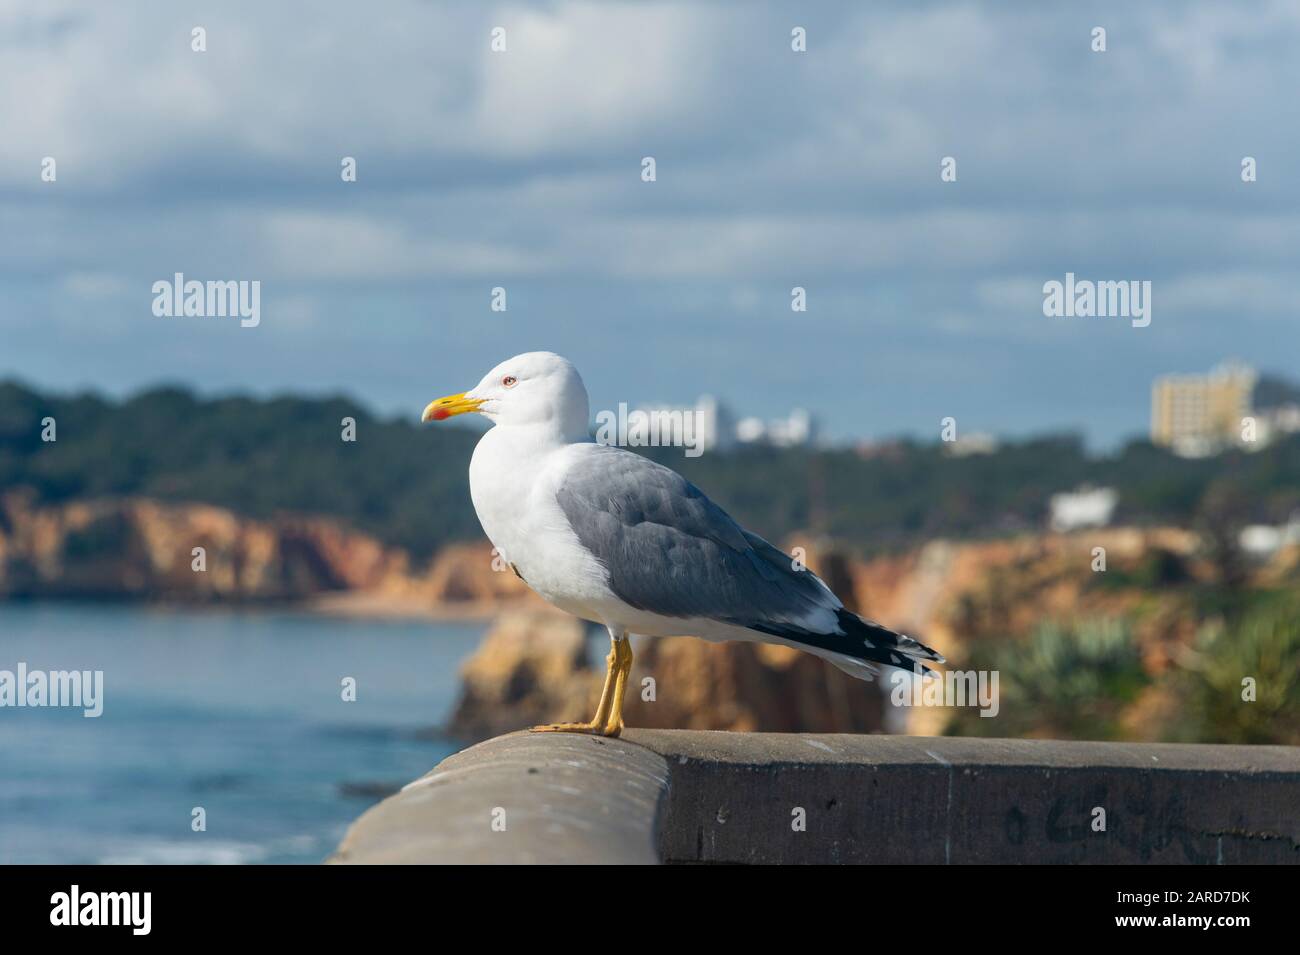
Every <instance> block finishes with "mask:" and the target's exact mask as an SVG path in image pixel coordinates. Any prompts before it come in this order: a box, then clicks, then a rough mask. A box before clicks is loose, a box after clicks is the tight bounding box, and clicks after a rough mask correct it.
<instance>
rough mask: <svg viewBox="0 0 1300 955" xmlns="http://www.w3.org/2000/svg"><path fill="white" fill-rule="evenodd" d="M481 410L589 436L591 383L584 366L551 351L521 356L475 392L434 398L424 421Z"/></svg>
mask: <svg viewBox="0 0 1300 955" xmlns="http://www.w3.org/2000/svg"><path fill="white" fill-rule="evenodd" d="M469 411H476V412H478V413H479V414H481V415H483V416H484V417H485V418H488V419H489V420H491V421H492V422H494V423H495V424H499V425H507V426H513V425H537V424H541V425H549V426H551V427H554V428H555V429H557V430H558V431H559V432H560V434H561V435H562V436H564V437H566V438H569V439H571V440H580V439H582V438H585V437H587V435H588V423H589V421H590V409H589V408H588V405H587V387H586V386H585V385H584V384H583V383H582V376H581V375H579V374H578V369H576V368H574V367H573V364H572V363H571V362H570V361H569V360H568V359H566V358H561V357H560V356H559V355H556V354H554V353H552V352H548V351H531V352H526V353H524V354H522V355H516V356H515V357H514V358H509V359H506V360H505V361H503V362H502V363H501V364H499V365H497V366H496V367H495V368H493V369H492V370H491V371H489V372H488V373H487V374H486V375H484V376H483V380H482V381H480V382H479V383H478V384H477V385H475V386H474V387H473V388H471V389H470V390H469V391H466V392H464V393H463V394H458V395H448V396H447V397H445V398H439V399H437V400H436V401H431V402H429V404H428V406H427V407H426V408H425V409H424V416H423V419H422V420H424V421H442V420H443V419H445V418H450V417H452V416H453V415H458V414H465V413H466V412H469Z"/></svg>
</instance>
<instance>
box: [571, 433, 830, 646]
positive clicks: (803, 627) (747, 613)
mask: <svg viewBox="0 0 1300 955" xmlns="http://www.w3.org/2000/svg"><path fill="white" fill-rule="evenodd" d="M557 499H558V501H559V504H560V508H561V509H562V510H563V511H564V514H565V516H566V517H567V518H568V520H569V524H570V525H571V526H572V528H573V530H574V532H575V533H576V534H577V536H578V540H579V541H580V542H581V543H582V545H583V546H584V547H586V548H587V549H588V550H590V551H591V552H592V553H593V554H595V556H596V557H597V558H598V559H599V560H600V562H601V563H602V564H603V565H604V566H605V568H606V570H607V571H608V573H609V584H610V587H611V589H612V590H613V591H614V593H615V594H616V595H617V596H618V597H619V599H620V600H622V601H624V602H625V603H627V604H629V605H631V606H633V607H636V608H637V609H640V610H646V611H650V612H653V613H657V614H661V615H663V616H667V617H704V618H708V619H712V620H719V621H722V622H725V623H730V624H734V625H736V626H741V627H748V628H752V629H757V630H762V631H764V632H767V633H773V634H778V635H783V636H785V635H789V636H792V637H796V638H797V636H796V635H805V634H810V633H822V632H827V631H833V630H836V629H838V628H837V626H836V623H837V613H838V612H839V611H840V608H841V607H842V604H841V603H840V601H839V599H838V598H837V597H836V596H835V595H834V594H832V593H831V592H830V590H829V589H827V587H826V585H825V584H823V583H822V582H821V580H820V579H818V578H817V576H816V575H815V574H813V573H812V572H811V571H809V570H796V569H795V568H794V566H793V562H792V561H791V559H790V557H788V556H787V555H785V554H783V553H782V552H781V551H780V550H778V549H777V548H775V547H773V546H772V545H771V544H769V543H768V542H767V541H765V540H763V539H762V538H761V537H758V536H757V535H755V534H751V533H749V532H748V531H746V530H744V529H743V528H742V527H740V525H738V524H737V523H736V522H735V521H734V520H732V519H731V517H729V516H728V515H727V513H726V512H725V511H724V510H723V509H722V508H720V507H718V505H716V504H714V503H713V502H712V501H711V500H709V499H708V498H707V497H706V496H705V495H704V493H703V492H702V491H701V490H700V489H699V488H697V487H696V486H695V485H694V484H692V483H691V482H690V481H687V480H686V479H685V478H683V477H682V476H681V475H679V474H677V473H676V472H674V471H671V470H669V469H668V468H666V467H663V466H662V465H659V464H656V463H654V462H653V461H650V460H649V459H647V458H643V457H641V456H640V455H638V454H634V453H632V452H630V451H623V450H621V449H618V448H610V447H602V446H596V447H592V448H591V450H590V452H588V453H586V454H584V455H583V456H582V457H581V458H580V459H579V460H578V461H577V463H575V464H574V466H573V467H572V468H571V469H570V470H569V472H568V474H567V475H566V476H565V479H564V481H563V483H562V485H561V487H560V489H559V492H558V494H557ZM787 631H788V634H787Z"/></svg>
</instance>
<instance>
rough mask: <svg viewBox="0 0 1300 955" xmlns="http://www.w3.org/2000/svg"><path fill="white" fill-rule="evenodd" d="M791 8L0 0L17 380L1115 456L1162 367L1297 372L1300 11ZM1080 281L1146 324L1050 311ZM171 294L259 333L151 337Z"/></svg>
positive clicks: (9, 301)
mask: <svg viewBox="0 0 1300 955" xmlns="http://www.w3.org/2000/svg"><path fill="white" fill-rule="evenodd" d="M804 6H806V5H800V4H773V3H743V4H742V3H734V4H732V3H696V4H667V3H652V2H647V3H619V2H599V3H543V4H486V3H485V4H469V3H464V4H439V3H405V2H396V3H391V4H385V5H383V6H382V7H380V8H374V7H368V6H366V5H364V4H354V3H342V2H317V3H312V4H310V5H305V4H262V3H239V2H224V3H222V4H220V5H215V4H214V5H194V6H192V7H191V6H187V5H180V4H174V3H165V2H157V3H147V2H142V3H136V4H130V5H109V4H102V3H65V2H57V0H47V2H43V3H41V4H39V5H34V4H25V3H0V129H2V130H3V135H0V376H8V375H17V376H19V377H21V378H23V379H25V380H27V381H29V382H32V383H34V384H37V385H39V386H42V387H55V388H59V389H68V388H80V387H84V386H91V387H95V388H98V389H101V390H104V391H107V392H110V393H114V394H120V393H123V392H126V391H130V390H134V389H136V388H138V387H141V386H144V385H147V384H150V383H154V382H159V381H170V382H180V383H186V384H189V385H191V386H193V387H195V388H196V389H198V390H199V391H201V392H205V393H214V392H226V391H230V390H244V391H253V392H256V393H263V394H265V393H273V392H280V391H285V390H293V391H303V392H310V393H325V392H346V393H349V394H352V395H354V396H356V397H358V398H360V399H362V400H365V401H367V402H369V403H370V404H372V405H374V406H375V407H377V408H379V409H380V410H382V411H385V412H400V413H407V414H410V415H412V416H415V415H418V414H419V412H420V410H421V409H422V408H423V406H424V403H425V402H426V401H427V400H428V399H430V398H431V397H435V396H437V395H440V394H443V393H445V392H449V391H457V390H461V389H462V388H464V387H467V386H469V385H471V384H473V383H474V382H476V381H477V380H478V378H479V377H480V376H481V375H482V374H483V372H485V371H486V370H487V369H488V368H490V367H491V366H492V365H493V364H495V363H496V362H497V361H499V360H501V359H502V358H505V357H507V356H509V355H511V354H514V353H516V352H520V351H527V350H532V349H537V348H547V349H551V350H554V351H558V352H561V353H562V354H565V355H567V356H568V357H570V358H571V359H572V360H573V361H574V362H575V363H576V364H577V365H578V367H579V368H580V370H581V371H582V373H583V375H584V377H585V379H586V381H587V384H588V388H589V390H590V391H591V393H592V403H593V408H594V409H599V408H612V407H616V406H617V404H618V402H620V401H628V402H631V403H641V402H648V401H659V400H662V401H672V402H685V401H688V400H691V399H693V398H694V397H695V396H696V395H697V394H699V393H701V392H705V391H708V392H712V393H715V394H717V395H719V396H721V397H722V398H724V400H726V401H727V402H728V403H729V404H730V405H731V406H732V407H733V408H734V409H735V410H737V411H739V412H741V413H745V414H760V415H776V414H779V413H782V412H784V411H786V410H787V409H788V408H790V407H792V406H796V405H800V406H804V407H807V408H809V409H810V410H812V411H813V412H814V413H815V414H816V415H817V416H818V418H819V420H820V421H821V423H822V424H823V426H824V427H825V429H826V430H827V431H828V432H829V433H830V435H832V436H834V437H838V438H844V437H850V436H880V435H891V434H898V433H912V434H917V435H921V436H930V437H934V436H937V434H938V430H939V421H940V419H941V418H943V417H945V416H948V415H952V416H955V417H956V418H957V420H958V425H959V428H964V429H966V430H988V431H996V432H1002V433H1008V434H1024V433H1030V432H1036V431H1043V430H1049V429H1061V428H1072V429H1078V430H1082V431H1084V432H1085V433H1087V434H1088V435H1089V437H1090V438H1091V439H1093V440H1094V441H1096V442H1100V443H1108V442H1111V441H1114V440H1115V439H1117V438H1118V437H1120V436H1123V435H1127V434H1131V433H1135V432H1140V431H1142V430H1144V429H1145V426H1146V420H1147V415H1148V408H1149V388H1150V382H1151V379H1152V378H1153V377H1154V376H1156V375H1158V374H1161V373H1164V372H1168V371H1198V370H1204V369H1207V368H1208V367H1210V366H1211V365H1213V364H1214V363H1216V362H1218V361H1220V360H1222V359H1224V358H1226V357H1231V356H1235V357H1240V358H1242V359H1244V360H1246V361H1248V362H1250V363H1252V364H1254V365H1256V366H1257V367H1260V368H1262V369H1264V370H1275V371H1281V372H1287V371H1289V370H1293V369H1295V368H1296V366H1297V364H1298V361H1297V360H1298V359H1300V331H1298V330H1297V329H1298V328H1300V326H1298V323H1297V319H1298V318H1300V316H1298V315H1297V311H1296V307H1295V306H1296V302H1297V301H1298V296H1300V272H1298V271H1297V269H1296V264H1297V250H1300V203H1297V198H1298V196H1300V189H1298V186H1297V183H1300V148H1297V147H1298V145H1300V143H1298V142H1297V140H1300V123H1298V122H1297V119H1298V116H1297V108H1296V98H1297V94H1296V91H1297V90H1300V55H1298V53H1300V5H1296V4H1294V3H1289V4H1288V3H1275V4H1270V3H1260V4H1224V3H1199V4H1198V3H1171V4H1159V3H1144V4H1129V3H1116V4H1068V5H1067V4H1040V3H987V4H980V3H937V4H916V3H897V4H889V3H881V4H860V3H843V4H837V3H827V4H817V5H815V10H813V11H811V12H810V11H808V10H805V9H803V7H804ZM196 26H202V27H204V28H205V29H206V31H207V47H208V49H207V52H205V53H196V52H194V51H193V50H191V30H192V28H194V27H196ZM497 26H500V27H503V28H504V29H505V31H506V43H507V51H506V52H505V53H492V52H491V51H490V49H489V43H490V34H491V30H492V28H493V27H497ZM795 26H802V27H804V28H806V30H807V46H808V49H807V52H806V53H795V52H793V51H792V50H791V48H790V31H791V29H792V28H793V27H795ZM1096 26H1102V27H1105V28H1106V30H1107V47H1108V49H1107V51H1106V52H1105V53H1094V52H1092V50H1091V48H1090V45H1091V31H1092V29H1093V28H1094V27H1096ZM46 156H52V157H54V158H55V159H56V161H57V172H58V178H57V181H56V182H53V183H48V182H42V181H41V179H40V171H41V161H42V159H43V157H46ZM344 156H353V157H355V158H356V160H357V164H358V166H357V168H358V181H357V182H355V183H344V182H343V181H341V178H340V175H339V171H340V160H341V159H342V157H344ZM643 156H653V157H655V159H656V162H657V175H658V179H657V181H656V182H653V183H646V182H643V181H642V180H641V175H640V173H641V159H642V157H643ZM944 156H952V157H954V158H955V159H956V161H957V181H956V182H951V183H944V182H941V181H940V177H939V164H940V160H941V158H942V157H944ZM1244 156H1253V157H1255V159H1256V160H1257V163H1258V181H1257V182H1254V183H1249V184H1246V183H1243V182H1242V181H1241V176H1240V168H1241V167H1240V164H1241V160H1242V157H1244ZM1067 271H1072V272H1074V273H1076V275H1078V276H1079V277H1080V278H1091V279H1097V280H1124V279H1135V280H1149V281H1151V282H1152V283H1153V293H1152V296H1153V316H1152V319H1153V320H1152V323H1151V325H1150V327H1148V328H1140V329H1139V328H1132V327H1131V326H1130V325H1129V324H1128V322H1126V321H1124V320H1120V319H1052V318H1046V317H1044V315H1043V313H1042V292H1041V289H1042V284H1043V283H1044V282H1045V281H1048V280H1052V279H1056V280H1061V279H1062V278H1063V277H1064V274H1065V273H1066V272H1067ZM175 272H183V273H184V274H185V275H186V276H187V277H188V278H197V279H204V280H206V279H222V280H225V279H243V280H258V281H260V282H261V283H262V321H261V324H260V326H259V327H257V328H255V329H245V328H241V327H240V326H239V323H238V322H237V321H231V320H222V319H196V318H188V319H186V318H158V317H155V316H154V315H153V313H152V310H151V303H152V292H151V288H152V285H153V283H154V282H155V281H158V280H160V279H170V277H171V276H172V274H173V273H175ZM796 285H799V286H803V287H805V288H806V289H807V294H808V303H809V306H808V311H807V312H805V313H794V312H792V311H791V310H790V304H789V303H790V289H791V288H792V287H793V286H796ZM494 286H502V287H504V288H506V290H507V295H508V304H509V307H508V311H506V312H504V313H501V312H493V311H491V310H490V308H489V302H490V292H491V289H492V288H493V287H494Z"/></svg>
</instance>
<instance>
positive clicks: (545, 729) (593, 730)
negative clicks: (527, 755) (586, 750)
mask: <svg viewBox="0 0 1300 955" xmlns="http://www.w3.org/2000/svg"><path fill="white" fill-rule="evenodd" d="M529 732H530V733H590V734H592V735H594V736H600V735H603V734H604V732H605V725H604V724H603V723H595V722H592V723H543V724H542V725H540V726H534V727H532V728H531V729H529Z"/></svg>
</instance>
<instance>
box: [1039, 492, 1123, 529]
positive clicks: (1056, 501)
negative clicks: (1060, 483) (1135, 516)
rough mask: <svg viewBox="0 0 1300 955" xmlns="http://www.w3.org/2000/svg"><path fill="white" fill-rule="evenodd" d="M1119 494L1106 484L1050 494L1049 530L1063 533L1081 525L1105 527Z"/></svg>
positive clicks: (1117, 501) (1113, 510)
mask: <svg viewBox="0 0 1300 955" xmlns="http://www.w3.org/2000/svg"><path fill="white" fill-rule="evenodd" d="M1118 503H1119V493H1118V492H1117V491H1116V490H1115V489H1114V488H1110V487H1095V488H1094V487H1081V488H1079V489H1078V490H1074V491H1068V492H1066V493H1064V494H1053V495H1052V498H1051V500H1050V501H1049V502H1048V504H1049V508H1050V518H1049V523H1050V524H1051V527H1052V530H1054V531H1059V532H1062V533H1063V532H1065V531H1073V530H1078V529H1079V528H1082V527H1105V526H1106V525H1107V524H1109V523H1110V519H1111V515H1113V514H1114V513H1115V505H1116V504H1118Z"/></svg>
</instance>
